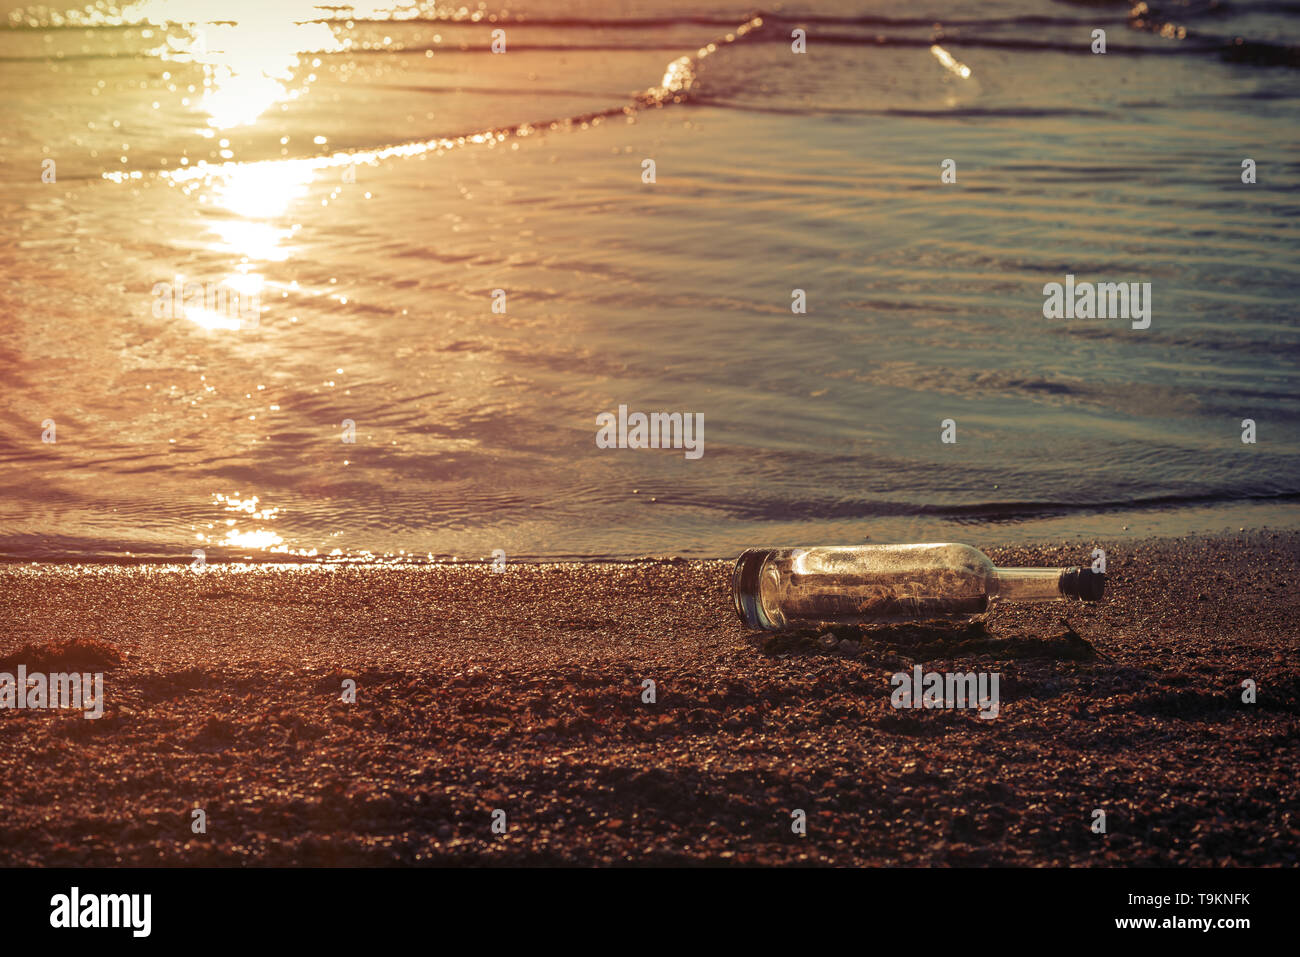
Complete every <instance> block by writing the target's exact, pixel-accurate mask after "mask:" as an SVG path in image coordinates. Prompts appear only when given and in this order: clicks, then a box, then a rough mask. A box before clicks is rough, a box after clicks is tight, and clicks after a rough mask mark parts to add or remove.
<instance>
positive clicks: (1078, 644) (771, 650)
mask: <svg viewBox="0 0 1300 957" xmlns="http://www.w3.org/2000/svg"><path fill="white" fill-rule="evenodd" d="M1061 624H1062V625H1063V626H1064V627H1065V630H1064V631H1063V632H1061V633H1059V634H1054V635H1048V636H1046V637H1037V636H1033V635H1030V636H1025V635H998V634H994V633H993V632H991V631H989V629H988V626H987V625H986V623H985V622H983V621H978V620H977V621H971V622H965V623H961V624H953V623H951V622H941V621H936V622H913V623H908V624H899V625H877V626H854V625H834V626H829V627H826V628H819V629H810V630H800V631H783V632H775V633H774V632H754V633H750V634H749V635H748V636H747V639H746V640H747V641H748V642H749V644H750V645H751V646H752V647H753V648H754V649H755V650H757V651H758V652H759V653H760V654H763V655H765V656H768V657H778V658H785V657H802V656H820V657H839V658H853V659H859V660H863V661H868V662H872V661H879V663H881V664H892V663H894V662H895V661H896V660H897V659H899V658H906V659H908V660H910V661H913V662H925V661H935V660H938V659H945V658H954V657H978V656H984V655H987V656H991V657H995V658H998V659H1003V660H1005V659H1035V658H1039V659H1048V660H1053V661H1108V660H1110V659H1109V656H1107V655H1105V654H1103V653H1102V652H1100V651H1098V650H1097V649H1096V648H1094V647H1093V645H1092V643H1091V642H1090V641H1088V640H1087V639H1086V638H1084V637H1083V636H1081V635H1080V634H1078V632H1076V631H1075V630H1074V626H1072V625H1071V624H1070V623H1069V621H1067V620H1066V619H1064V618H1062V619H1061Z"/></svg>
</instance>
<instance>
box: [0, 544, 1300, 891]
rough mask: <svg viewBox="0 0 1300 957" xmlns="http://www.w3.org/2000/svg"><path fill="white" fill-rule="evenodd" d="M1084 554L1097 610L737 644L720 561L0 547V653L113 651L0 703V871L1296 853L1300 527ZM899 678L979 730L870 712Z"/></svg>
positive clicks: (1171, 859) (1053, 548) (1030, 558)
mask: <svg viewBox="0 0 1300 957" xmlns="http://www.w3.org/2000/svg"><path fill="white" fill-rule="evenodd" d="M980 537H982V536H971V537H970V539H969V540H970V543H971V544H975V545H976V546H977V547H980V540H979V539H980ZM1099 544H1100V545H1101V547H1104V548H1105V549H1106V551H1107V560H1108V571H1109V572H1110V580H1111V587H1110V589H1109V592H1108V598H1107V600H1106V601H1104V602H1103V603H1101V604H1099V605H1097V606H1086V605H1081V604H1073V603H1072V604H1070V605H1068V606H1067V605H1047V606H1043V605H1025V606H1020V607H1016V608H1012V607H1010V606H1005V607H1003V608H1000V609H998V610H996V611H995V612H994V613H992V614H991V615H990V616H989V617H988V619H987V621H986V623H985V626H984V627H980V626H978V625H976V626H973V627H965V626H954V627H949V628H939V627H897V628H891V629H877V630H872V631H870V632H868V633H864V636H863V637H864V640H862V641H861V642H855V641H853V640H851V639H846V638H845V637H844V636H841V635H833V636H815V635H802V636H771V635H754V634H750V633H748V632H746V631H745V629H743V628H742V626H741V624H740V622H739V621H738V620H737V619H736V616H735V613H734V610H733V609H732V606H731V601H730V595H729V588H728V586H729V576H730V570H731V563H730V562H728V561H703V560H686V559H672V560H668V561H656V560H642V561H639V562H614V563H548V564H542V565H524V564H517V565H516V564H512V565H510V566H508V568H507V570H506V571H505V572H504V573H502V574H494V573H493V572H492V570H491V568H490V566H485V565H483V564H478V563H476V564H469V563H461V564H458V565H397V566H376V565H367V566H359V565H330V566H305V567H304V566H289V565H269V566H264V567H260V568H223V567H219V566H213V565H209V567H208V569H207V570H205V571H204V572H203V573H202V574H201V575H195V574H193V573H192V572H189V571H188V570H185V569H183V568H181V567H176V566H173V567H172V568H170V569H167V568H160V567H157V566H134V567H132V566H114V567H111V568H108V567H101V568H78V567H68V566H63V567H52V566H38V567H33V566H30V565H24V566H19V565H7V566H0V596H2V597H0V607H2V610H3V614H2V615H0V658H4V659H5V660H8V659H9V658H10V657H12V656H13V655H14V654H15V653H17V652H19V651H20V650H21V649H23V648H24V647H27V648H29V649H31V648H35V649H39V648H41V647H43V646H46V645H48V644H49V643H50V642H53V641H56V640H58V639H68V638H73V637H81V638H88V639H94V640H96V641H99V642H105V643H107V644H109V645H111V646H113V647H115V648H117V649H119V650H120V651H121V652H123V653H124V654H125V660H124V661H123V663H121V664H120V665H116V666H111V667H106V668H105V677H104V687H105V694H106V702H105V706H104V716H103V717H102V718H100V719H98V720H85V719H83V718H82V717H81V715H80V713H75V714H73V713H55V712H48V711H32V710H26V711H19V710H0V736H3V739H4V743H5V745H6V746H5V747H3V748H0V762H3V764H4V770H5V772H6V774H7V779H8V780H9V781H10V782H12V785H11V787H9V788H7V789H6V792H5V794H4V795H3V796H2V797H0V810H3V817H2V818H0V820H2V821H3V823H2V824H0V838H2V840H0V848H2V850H0V863H3V864H6V865H35V864H47V865H57V864H73V865H77V864H88V865H89V864H99V865H113V864H126V865H151V864H153V865H157V864H162V865H191V866H192V865H240V864H254V865H292V864H324V865H336V864H337V865H344V864H347V865H351V864H369V865H411V864H426V863H433V864H524V865H535V864H577V865H588V864H598V865H619V864H832V865H895V864H900V865H922V866H926V865H939V866H943V865H956V866H967V865H976V866H978V865H1013V866H1020V865H1025V866H1044V865H1047V866H1059V865H1071V866H1092V865H1102V866H1106V865H1180V866H1185V865H1191V866H1222V865H1248V866H1260V865H1262V866H1296V863H1297V847H1298V846H1300V841H1297V838H1300V819H1297V818H1296V817H1295V815H1294V812H1293V811H1291V810H1288V807H1289V806H1290V805H1293V803H1294V797H1295V791H1296V783H1295V782H1296V759H1295V754H1296V752H1297V749H1296V746H1295V744H1296V741H1297V739H1298V738H1300V665H1298V664H1297V654H1296V653H1297V650H1298V649H1300V614H1298V613H1300V597H1298V596H1297V595H1296V594H1295V591H1294V587H1293V583H1292V578H1293V576H1294V570H1295V568H1296V567H1297V565H1300V533H1297V532H1294V531H1277V530H1264V531H1252V532H1245V533H1239V534H1236V535H1230V536H1209V537H1194V538H1188V539H1163V540H1149V541H1145V542H1140V543H1133V542H1127V541H1123V542H1101V543H1099ZM985 551H986V553H987V554H989V556H990V557H991V558H993V560H994V561H995V562H997V563H999V564H1003V565H1067V564H1080V563H1082V561H1083V559H1084V553H1083V552H1082V550H1081V549H1080V548H1078V547H1075V546H1069V547H1067V546H1064V545H1059V544H1053V545H1039V546H1032V547H1031V546H1012V547H1002V548H993V547H988V548H985ZM1066 619H1068V623H1067V622H1066V621H1065V620H1066ZM26 654H28V656H29V657H30V656H31V654H32V651H31V650H29V651H28V652H26ZM916 665H921V666H923V667H924V669H925V670H926V671H931V670H933V671H959V672H968V671H977V672H990V673H997V674H1000V676H1001V707H1000V711H999V713H998V715H997V717H996V718H995V719H993V720H984V719H981V718H980V717H979V716H978V715H977V714H976V713H975V712H974V711H949V710H897V709H894V708H892V707H891V705H890V695H891V685H890V676H891V675H892V674H895V673H898V672H911V671H912V669H913V668H914V667H915V666H916ZM0 670H3V669H0ZM349 679H350V680H353V681H355V682H356V702H355V703H351V704H347V703H344V702H342V701H340V700H339V698H340V688H341V687H342V686H343V682H344V681H346V680H349ZM647 679H648V680H652V681H654V682H655V690H656V700H655V702H654V703H653V704H651V703H647V702H645V701H643V695H644V693H645V685H644V682H645V681H646V680H647ZM1246 679H1250V680H1253V681H1254V682H1256V686H1257V694H1258V698H1257V701H1256V703H1255V704H1253V705H1246V704H1243V703H1242V702H1241V701H1240V684H1241V682H1242V681H1243V680H1246ZM196 806H197V807H199V808H201V809H203V810H204V812H205V814H206V816H207V832H206V833H205V834H195V833H193V832H192V830H191V812H192V810H193V809H194V808H195V807H196ZM1097 809H1102V810H1104V811H1106V820H1107V832H1106V833H1105V834H1096V833H1093V831H1092V830H1091V827H1090V825H1091V824H1092V819H1093V815H1094V812H1095V811H1096V810H1097ZM497 810H504V811H505V812H506V825H507V830H506V833H505V834H504V835H501V834H494V833H493V832H492V823H493V812H494V811H497ZM795 810H803V811H804V812H805V814H806V826H807V833H806V835H805V836H799V835H797V834H794V833H793V832H792V830H791V820H792V818H791V814H792V812H793V811H795Z"/></svg>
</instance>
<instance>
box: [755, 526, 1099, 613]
mask: <svg viewBox="0 0 1300 957" xmlns="http://www.w3.org/2000/svg"><path fill="white" fill-rule="evenodd" d="M1081 575H1089V576H1092V573H1090V572H1088V573H1085V572H1082V571H1081V570H1080V569H1077V568H1073V569H1065V568H1003V569H999V568H997V567H995V566H994V564H993V562H991V561H990V560H989V558H988V557H987V556H986V555H985V554H984V553H983V552H981V551H979V550H978V549H976V548H972V547H970V546H969V545H958V544H953V543H941V544H923V545H865V546H837V547H817V548H765V549H750V550H749V551H747V552H745V553H744V554H743V555H741V556H740V559H739V560H738V561H737V562H736V569H735V572H734V574H733V576H732V595H733V598H734V600H735V603H736V611H737V612H738V613H739V614H740V617H741V620H742V621H744V622H745V624H746V625H748V626H749V627H751V628H754V629H758V630H762V631H781V630H785V629H792V628H816V627H820V626H823V625H829V624H838V625H868V624H889V623H895V622H904V621H926V620H934V619H939V620H950V621H952V620H958V621H959V620H965V619H970V618H973V617H975V616H976V615H981V614H983V613H985V612H987V611H988V610H989V609H990V607H991V606H992V604H993V603H994V602H996V601H997V600H998V599H999V598H1003V599H1007V600H1013V601H1061V600H1064V599H1066V598H1067V597H1088V596H1089V595H1090V594H1091V593H1092V592H1094V591H1095V592H1096V596H1095V597H1100V594H1101V591H1100V588H1101V579H1102V576H1092V577H1091V578H1089V579H1088V580H1087V582H1086V584H1084V585H1082V586H1081V585H1080V584H1079V583H1080V576H1081ZM1093 578H1095V579H1097V580H1096V581H1094V580H1093ZM1081 591H1082V592H1085V593H1087V594H1081V593H1080V592H1081Z"/></svg>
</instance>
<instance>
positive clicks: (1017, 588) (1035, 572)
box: [989, 568, 1066, 601]
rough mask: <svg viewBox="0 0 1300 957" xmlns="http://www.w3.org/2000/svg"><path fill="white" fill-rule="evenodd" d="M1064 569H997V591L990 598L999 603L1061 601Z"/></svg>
mask: <svg viewBox="0 0 1300 957" xmlns="http://www.w3.org/2000/svg"><path fill="white" fill-rule="evenodd" d="M1065 571H1066V570H1065V569H1064V568H995V569H993V572H994V575H995V576H996V577H995V578H994V584H995V588H996V590H995V591H994V592H993V594H991V595H990V596H989V597H990V598H993V597H996V598H997V599H998V601H1061V600H1062V599H1064V598H1065V594H1064V593H1063V592H1062V591H1061V575H1062V574H1063V573H1064V572H1065Z"/></svg>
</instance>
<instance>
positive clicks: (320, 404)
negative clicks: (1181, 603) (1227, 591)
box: [0, 0, 1300, 561]
mask: <svg viewBox="0 0 1300 957" xmlns="http://www.w3.org/2000/svg"><path fill="white" fill-rule="evenodd" d="M1162 6H1165V5H1162V4H1160V3H1152V4H1150V8H1151V9H1150V11H1149V12H1148V13H1147V14H1146V15H1145V17H1143V16H1141V15H1131V12H1130V9H1129V5H1128V4H1125V3H1120V4H1105V3H1088V4H1078V5H1076V4H1070V3H1053V2H1047V0H993V2H987V0H980V2H971V3H965V2H963V3H925V2H922V3H920V4H919V5H918V4H886V3H880V2H876V0H836V2H818V3H815V4H807V5H800V4H786V5H784V6H782V7H779V8H775V12H773V11H767V12H765V13H763V14H762V16H761V17H760V18H758V19H755V13H754V10H753V9H752V8H750V7H749V6H747V5H744V4H741V3H738V2H731V0H705V2H704V3H698V2H686V0H636V2H631V3H628V2H619V3H610V2H587V3H584V2H575V0H556V2H540V0H524V2H521V3H516V4H512V5H509V6H506V5H480V6H478V7H477V8H475V7H471V8H470V9H468V10H460V9H459V8H454V7H453V8H443V7H435V6H433V5H430V4H419V5H409V6H405V7H400V8H399V7H394V6H393V5H390V4H384V3H378V4H375V5H373V6H365V7H362V6H358V7H355V8H353V10H352V11H351V13H347V12H340V11H338V10H329V11H326V10H323V9H321V8H317V7H315V6H313V5H312V4H311V3H308V2H297V0H280V2H276V0H257V2H237V0H235V2H232V0H210V2H205V0H175V2H168V0H155V2H147V3H138V4H125V5H120V6H119V5H114V4H100V5H99V6H98V7H95V8H93V10H92V12H90V13H87V12H85V11H84V10H83V11H82V12H81V13H79V14H74V13H71V12H65V11H64V9H63V8H62V7H58V6H55V7H49V8H44V7H41V8H37V7H26V6H19V5H15V4H13V3H11V2H9V3H4V4H3V10H4V12H5V13H7V14H9V19H8V28H7V29H0V77H2V78H3V87H4V90H5V96H4V98H3V102H2V105H0V180H2V181H3V184H4V189H3V190H0V215H2V217H3V221H4V230H5V236H4V243H3V245H2V246H0V262H2V264H3V270H2V273H3V277H2V278H0V305H3V310H2V312H0V382H2V383H3V386H4V388H3V391H2V392H0V559H3V560H23V561H28V560H40V561H78V560H127V561H129V560H170V561H189V555H190V551H191V550H192V549H194V548H203V549H205V551H206V552H207V555H208V559H209V560H217V559H220V558H238V557H243V556H252V557H254V558H261V559H277V558H284V557H298V556H302V555H315V556H329V555H337V556H345V557H350V558H353V557H366V556H389V557H398V558H402V557H415V558H425V557H427V556H434V557H445V556H452V555H455V556H459V557H461V558H474V559H483V558H487V557H488V556H489V555H490V554H491V553H492V552H493V550H494V549H500V550H502V551H504V552H505V553H506V555H507V556H509V557H510V558H524V557H537V556H554V557H615V556H635V555H646V554H665V553H673V554H684V555H716V556H724V555H731V554H734V553H736V552H738V551H739V550H740V549H741V548H742V547H744V546H747V545H753V544H835V543H841V542H854V541H861V540H868V539H869V540H871V541H890V540H908V539H912V540H916V539H934V538H942V539H949V538H954V539H957V540H965V541H972V542H974V543H977V544H987V543H994V542H997V541H1007V540H1023V539H1026V538H1043V537H1050V536H1074V537H1081V538H1085V539H1086V538H1089V537H1103V536H1112V535H1117V534H1121V533H1126V534H1150V533H1153V532H1156V533H1168V532H1179V531H1185V530H1188V529H1206V530H1215V529H1218V528H1220V527H1223V526H1226V525H1229V524H1231V525H1233V526H1236V525H1238V524H1248V523H1249V524H1254V525H1265V524H1268V525H1284V524H1285V525H1296V524H1300V505H1298V504H1297V503H1298V502H1300V467H1298V466H1300V458H1298V453H1297V448H1298V445H1297V440H1298V439H1300V398H1298V396H1300V381H1298V370H1297V358H1298V357H1300V331H1298V330H1297V323H1296V320H1295V305H1294V303H1295V300H1296V296H1297V292H1300V257H1297V252H1298V251H1300V237H1298V236H1297V218H1296V214H1297V212H1300V160H1298V159H1297V155H1298V154H1297V147H1298V146H1300V133H1298V132H1297V130H1300V126H1298V125H1297V123H1296V120H1297V115H1298V111H1297V105H1298V103H1300V101H1298V99H1297V97H1298V96H1300V69H1297V67H1300V52H1298V51H1300V46H1298V45H1300V8H1297V7H1295V6H1294V5H1290V4H1283V3H1276V2H1258V3H1253V2H1234V3H1233V4H1231V5H1217V4H1209V3H1204V2H1198V0H1191V2H1190V3H1189V4H1185V5H1184V4H1178V5H1174V4H1169V5H1167V7H1166V8H1165V9H1161V8H1162ZM811 11H815V15H810V12H811ZM492 18H495V19H492ZM214 21H223V22H214ZM796 27H800V28H803V29H805V30H806V31H807V52H806V53H804V54H795V53H793V52H792V51H791V31H792V30H793V29H795V28H796ZM494 29H504V30H505V37H504V38H505V43H506V52H505V53H503V54H494V53H492V52H491V49H490V47H491V44H492V41H493V36H492V31H493V30H494ZM1094 29H1104V30H1105V31H1106V38H1107V53H1106V54H1105V55H1104V56H1103V55H1094V54H1093V53H1092V52H1091V50H1090V44H1091V42H1092V41H1091V34H1092V31H1093V30H1094ZM1237 38H1240V39H1241V42H1237ZM936 42H937V44H938V45H939V49H938V50H934V49H932V47H933V46H934V45H935V44H936ZM1244 158H1251V159H1253V160H1254V161H1255V163H1256V164H1257V176H1258V182H1257V183H1256V184H1254V185H1244V184H1243V183H1242V182H1241V164H1242V160H1243V159H1244ZM46 159H52V160H54V161H55V164H56V165H55V179H56V181H55V182H53V183H49V182H42V162H43V161H44V160H46ZM646 159H653V160H654V162H655V182H654V183H652V184H651V183H645V182H643V161H644V160H646ZM945 159H952V160H954V161H955V163H956V177H957V181H956V183H948V184H945V183H943V182H941V179H940V172H941V169H940V164H941V163H942V162H943V161H944V160H945ZM204 164H209V165H207V166H205V165H204ZM1067 274H1072V275H1075V276H1076V277H1077V278H1078V279H1079V280H1080V281H1085V280H1086V281H1094V282H1097V281H1114V282H1121V281H1122V282H1142V283H1147V282H1149V283H1150V284H1151V302H1152V321H1151V325H1150V328H1147V329H1143V330H1138V329H1133V328H1131V325H1130V323H1129V322H1126V321H1124V320H1117V319H1074V320H1050V319H1046V318H1044V316H1043V302H1044V296H1043V286H1044V284H1045V283H1049V282H1064V281H1065V277H1066V275H1067ZM176 277H180V281H181V283H182V284H184V283H203V284H206V286H207V288H209V289H216V288H220V289H225V290H229V289H239V290H242V291H243V292H244V293H245V294H246V295H254V294H255V295H256V297H257V306H258V310H257V312H256V313H252V314H249V315H246V316H245V317H244V318H243V319H242V320H241V319H240V317H239V316H238V315H232V314H231V313H230V311H229V309H227V310H226V311H224V312H223V311H222V310H221V308H219V305H218V307H215V308H213V309H211V310H207V309H201V308H198V307H194V308H187V307H186V306H185V305H184V304H183V303H182V304H178V308H175V309H172V310H171V311H170V312H169V311H168V310H167V309H166V308H164V309H162V310H161V313H160V310H159V302H160V300H159V298H158V296H157V295H156V294H155V292H156V289H157V287H158V285H159V284H161V283H171V282H173V281H174V280H175V278H176ZM498 289H499V290H503V291H504V293H505V305H504V312H501V311H499V310H498V311H494V308H493V306H494V301H496V302H497V304H498V306H499V305H500V303H499V300H494V296H493V291H494V290H498ZM795 289H802V290H804V292H805V294H806V299H807V312H806V314H795V313H792V311H791V302H792V290H795ZM250 316H251V318H250ZM619 405H625V406H627V407H628V409H629V410H630V411H642V412H646V413H650V412H681V413H698V414H701V415H703V417H704V423H705V425H704V433H703V441H704V445H703V448H704V454H703V455H702V456H701V457H699V458H696V459H689V458H687V456H686V455H685V454H684V451H683V450H671V449H642V450H638V449H602V448H598V447H597V444H596V441H595V439H596V431H597V425H596V417H597V416H598V415H599V414H600V413H602V412H614V411H616V410H617V408H618V406H619ZM1243 418H1250V419H1253V420H1255V422H1256V429H1257V438H1258V441H1257V443H1255V444H1244V443H1243V442H1242V441H1241V435H1242V425H1241V422H1242V419H1243ZM946 419H951V420H953V422H954V423H955V428H956V438H957V441H956V442H955V443H944V442H942V441H941V429H942V426H941V423H942V422H943V420H946ZM48 420H52V421H53V423H54V427H53V428H54V432H53V434H52V436H50V435H49V426H48V425H47V424H46V423H47V421H48ZM345 420H350V421H351V422H352V423H354V426H355V442H354V443H345V442H344V441H342V437H343V435H344V426H343V423H344V421H345ZM43 436H48V437H53V438H54V439H55V441H54V442H52V443H51V442H45V441H42V439H43Z"/></svg>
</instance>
